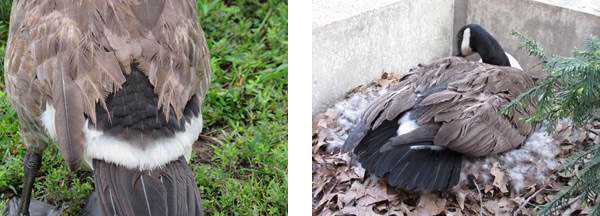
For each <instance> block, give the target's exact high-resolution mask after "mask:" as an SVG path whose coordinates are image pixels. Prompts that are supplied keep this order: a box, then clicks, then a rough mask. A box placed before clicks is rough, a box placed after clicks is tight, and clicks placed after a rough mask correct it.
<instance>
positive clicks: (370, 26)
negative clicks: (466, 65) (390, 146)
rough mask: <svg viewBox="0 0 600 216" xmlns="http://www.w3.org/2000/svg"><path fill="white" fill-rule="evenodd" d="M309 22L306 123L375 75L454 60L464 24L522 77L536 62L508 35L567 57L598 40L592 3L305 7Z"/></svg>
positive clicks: (357, 0)
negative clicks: (511, 60) (474, 27)
mask: <svg viewBox="0 0 600 216" xmlns="http://www.w3.org/2000/svg"><path fill="white" fill-rule="evenodd" d="M312 19H313V32H312V46H313V47H312V50H313V51H312V70H313V71H312V81H313V82H312V93H313V97H312V108H313V110H312V111H313V115H314V114H317V113H319V112H322V111H324V110H325V108H326V107H328V106H330V105H331V104H333V103H334V102H335V101H337V100H339V99H340V98H341V97H342V96H343V95H344V93H345V92H347V91H348V90H350V89H352V88H354V87H356V86H358V85H360V84H365V83H368V82H369V81H371V80H374V79H376V78H378V77H379V76H380V75H381V73H382V72H403V71H407V70H408V69H410V68H411V67H414V66H416V65H417V64H418V63H427V62H430V61H431V60H433V59H435V58H439V57H444V56H448V55H450V54H451V53H455V52H456V49H455V47H456V42H455V38H454V34H455V33H456V31H457V30H458V29H459V28H460V27H462V26H463V25H465V24H466V23H478V24H480V25H482V26H483V27H484V28H486V29H487V30H488V31H489V32H490V33H491V34H492V35H493V36H494V37H495V38H496V39H497V40H498V42H500V44H501V45H502V46H503V48H504V49H505V50H506V51H508V52H510V53H511V54H513V56H514V57H515V58H516V59H517V60H518V61H519V62H520V63H521V66H522V67H523V68H524V69H526V70H527V69H530V68H532V67H533V66H535V65H536V64H538V63H539V61H538V60H537V59H536V58H534V57H530V56H529V55H528V54H527V52H526V51H525V50H520V49H519V43H520V42H519V41H518V39H517V38H516V37H514V36H511V35H510V31H511V30H513V29H514V30H516V31H519V32H521V33H523V34H526V35H529V36H531V37H533V38H535V39H536V40H537V41H538V42H539V43H540V44H541V45H542V46H543V47H544V48H545V49H546V51H547V52H549V53H554V54H558V55H563V56H570V55H571V51H572V50H573V48H580V49H582V48H583V47H584V45H583V40H584V39H585V38H586V37H587V36H589V35H592V34H593V35H596V36H599V37H600V0H502V1H497V0H429V1H413V0H379V1H370V0H313V18H312ZM451 50H452V51H451Z"/></svg>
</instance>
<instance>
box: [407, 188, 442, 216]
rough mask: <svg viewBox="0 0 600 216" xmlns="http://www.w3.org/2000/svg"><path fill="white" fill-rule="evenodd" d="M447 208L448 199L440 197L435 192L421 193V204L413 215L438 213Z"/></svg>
mask: <svg viewBox="0 0 600 216" xmlns="http://www.w3.org/2000/svg"><path fill="white" fill-rule="evenodd" d="M445 208H446V199H443V198H439V197H438V196H437V195H435V194H431V193H427V194H423V195H421V198H419V204H417V208H415V210H414V211H413V212H411V214H412V215H418V216H422V215H437V214H440V213H442V212H443V211H444V209H445Z"/></svg>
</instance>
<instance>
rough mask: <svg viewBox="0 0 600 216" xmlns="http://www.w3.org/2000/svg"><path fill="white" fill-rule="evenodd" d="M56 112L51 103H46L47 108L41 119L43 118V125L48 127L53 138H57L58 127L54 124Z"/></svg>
mask: <svg viewBox="0 0 600 216" xmlns="http://www.w3.org/2000/svg"><path fill="white" fill-rule="evenodd" d="M55 114H56V110H55V109H54V107H53V106H52V105H50V104H48V103H47V104H46V110H44V112H43V113H42V115H41V116H40V120H42V125H44V127H45V128H46V131H47V132H48V135H50V137H51V138H52V139H56V128H55V126H54V115H55Z"/></svg>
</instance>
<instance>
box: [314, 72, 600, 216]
mask: <svg viewBox="0 0 600 216" xmlns="http://www.w3.org/2000/svg"><path fill="white" fill-rule="evenodd" d="M403 76H404V75H403V74H396V73H385V74H383V75H382V77H381V79H379V80H376V81H374V82H372V83H370V84H368V85H366V86H362V85H361V86H358V87H356V88H354V89H353V90H351V91H350V92H348V93H347V94H346V96H345V98H344V99H343V100H342V101H339V102H338V103H336V104H335V105H334V106H332V107H330V108H329V109H328V110H327V111H326V112H324V113H321V114H319V115H317V116H315V117H314V118H313V142H312V150H313V157H312V166H313V174H312V176H313V177H312V178H313V185H312V193H313V214H314V215H373V214H378V215H480V214H483V215H531V214H534V213H535V211H536V209H539V207H541V205H543V204H544V203H546V202H548V201H550V200H551V199H552V198H553V196H554V195H555V194H556V193H557V192H558V191H560V190H561V189H562V188H564V187H565V186H566V185H567V183H568V181H569V180H570V179H571V178H573V177H575V176H576V175H577V170H578V169H575V170H568V171H561V172H557V171H556V170H558V168H559V166H560V164H562V163H563V162H564V161H565V160H566V159H567V158H568V157H569V156H571V155H573V154H575V153H577V152H579V151H582V150H583V149H585V148H586V147H588V146H589V145H591V144H592V143H594V142H600V138H599V136H597V135H598V132H600V122H598V121H596V122H593V123H592V124H590V125H588V127H586V129H585V130H581V129H575V128H573V127H571V126H570V125H569V122H567V121H563V122H560V123H559V125H557V129H556V131H555V132H554V133H553V134H552V135H547V134H546V132H545V128H544V127H542V128H540V129H538V130H537V131H536V132H535V133H533V134H532V135H531V136H530V137H529V138H528V139H527V141H526V143H525V144H524V145H523V146H521V147H520V148H518V149H515V150H512V151H509V152H506V153H504V154H500V155H493V156H488V157H485V158H465V159H466V160H464V161H463V169H462V172H461V177H460V181H459V184H458V185H457V186H455V187H454V188H452V189H451V190H448V191H443V192H436V193H426V194H422V193H411V192H406V191H402V190H399V189H395V188H393V187H391V186H388V185H387V184H386V183H385V181H384V180H382V179H379V178H377V177H375V176H374V175H370V174H369V173H368V172H365V169H363V168H362V167H360V164H359V163H358V162H357V161H355V160H353V159H352V158H351V157H350V156H349V154H342V153H340V147H341V146H342V145H343V143H344V141H345V139H346V138H347V136H348V132H349V130H350V129H351V128H352V126H353V125H354V124H355V123H356V122H357V121H358V118H359V117H360V115H361V113H362V112H363V111H364V110H365V109H366V108H367V107H368V105H369V104H370V103H371V102H373V101H374V100H375V99H376V98H377V97H379V96H381V95H383V94H385V93H386V92H387V91H388V88H389V87H391V86H393V85H394V84H396V83H398V81H399V80H400V79H402V77H403ZM587 211H588V210H587V209H586V208H585V207H583V206H581V204H580V202H579V200H573V202H572V203H571V205H570V208H569V209H565V212H564V213H566V215H571V214H577V215H581V214H583V215H585V214H586V212H587Z"/></svg>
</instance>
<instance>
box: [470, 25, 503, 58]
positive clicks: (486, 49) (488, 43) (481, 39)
mask: <svg viewBox="0 0 600 216" xmlns="http://www.w3.org/2000/svg"><path fill="white" fill-rule="evenodd" d="M467 27H468V28H469V29H470V30H471V48H472V49H473V51H474V52H477V53H479V56H481V60H482V61H483V62H485V63H488V64H493V65H499V66H510V61H509V60H508V57H507V56H506V53H505V52H504V49H502V47H501V46H500V44H499V43H498V41H496V39H494V37H492V35H490V33H488V32H487V31H486V30H485V29H483V28H482V27H481V26H479V25H476V24H471V25H468V26H467Z"/></svg>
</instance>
